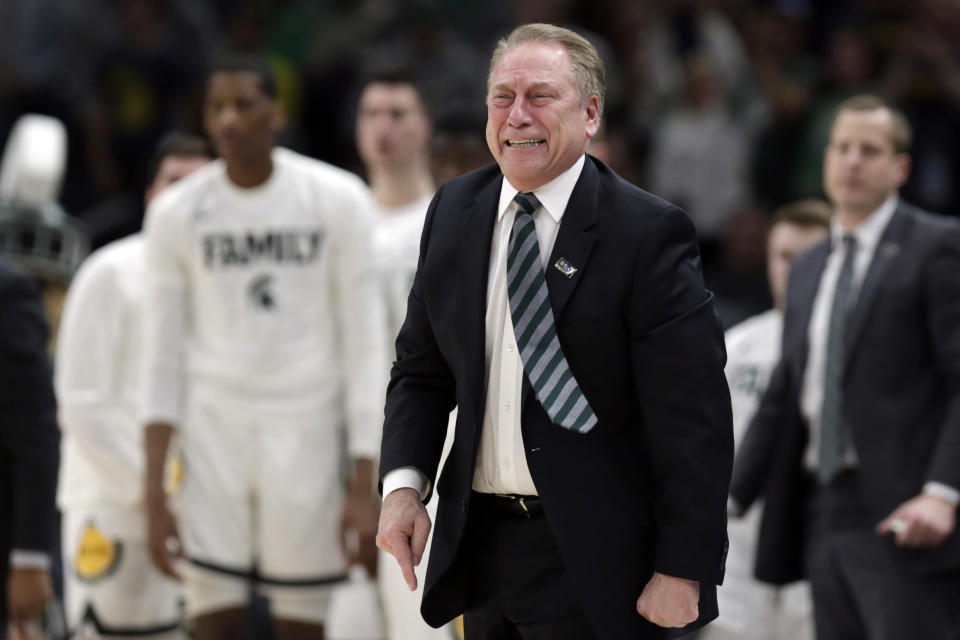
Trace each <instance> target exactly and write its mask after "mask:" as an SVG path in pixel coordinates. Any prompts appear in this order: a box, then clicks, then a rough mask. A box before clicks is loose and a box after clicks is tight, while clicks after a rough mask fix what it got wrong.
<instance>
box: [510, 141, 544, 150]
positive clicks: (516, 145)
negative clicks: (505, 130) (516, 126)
mask: <svg viewBox="0 0 960 640" xmlns="http://www.w3.org/2000/svg"><path fill="white" fill-rule="evenodd" d="M545 142H546V140H544V139H543V138H520V139H517V140H507V146H508V147H510V148H511V149H525V148H527V149H528V148H531V147H539V146H540V145H542V144H544V143H545Z"/></svg>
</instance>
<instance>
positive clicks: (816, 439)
mask: <svg viewBox="0 0 960 640" xmlns="http://www.w3.org/2000/svg"><path fill="white" fill-rule="evenodd" d="M896 209H897V198H896V196H891V197H890V198H887V200H886V201H885V202H884V203H883V204H882V205H880V208H879V209H877V210H876V211H874V212H873V213H871V214H870V216H869V217H868V218H867V219H866V220H864V221H863V222H862V223H861V224H860V226H858V227H856V228H855V229H845V228H843V227H842V226H841V225H840V222H839V221H838V220H836V219H834V220H833V223H832V225H831V227H830V241H831V242H830V243H831V249H830V255H829V256H828V257H827V264H826V266H825V267H824V269H823V274H822V275H821V276H820V286H819V287H818V288H817V295H816V297H815V298H814V300H813V312H812V313H811V315H810V326H809V327H808V328H807V342H808V349H809V351H808V353H807V368H806V371H805V372H804V376H803V388H802V390H801V392H800V408H801V410H802V411H803V416H804V418H806V420H807V425H808V426H809V429H810V439H809V442H808V444H807V450H806V453H805V455H804V464H805V466H806V467H807V469H810V470H814V469H816V468H817V460H818V458H819V455H820V413H821V410H822V408H823V386H824V383H825V377H826V370H827V338H828V334H829V324H830V309H831V307H832V306H833V296H834V293H835V292H836V290H837V278H839V276H840V267H841V266H842V265H843V257H844V252H845V251H846V250H845V249H844V245H843V236H844V235H846V234H850V235H852V236H853V237H854V238H855V239H856V241H857V244H856V255H855V256H854V261H853V278H852V279H851V281H850V308H853V306H854V305H855V304H856V300H857V295H858V294H859V292H860V285H861V284H862V283H863V279H864V277H865V276H866V275H867V269H868V268H869V267H870V263H871V261H872V260H873V254H874V252H875V251H876V248H877V244H879V242H880V237H881V236H882V235H883V232H884V230H886V228H887V224H889V222H890V218H892V217H893V213H894V211H896ZM856 463H857V458H856V452H855V451H854V450H853V448H852V447H850V448H848V449H847V450H846V451H844V455H843V464H844V466H855V465H856Z"/></svg>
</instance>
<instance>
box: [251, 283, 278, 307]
mask: <svg viewBox="0 0 960 640" xmlns="http://www.w3.org/2000/svg"><path fill="white" fill-rule="evenodd" d="M272 289H273V276H272V275H270V274H264V275H262V276H257V277H255V278H254V279H253V280H251V281H250V285H249V286H248V287H247V297H248V298H249V300H250V302H252V303H253V306H255V307H256V308H258V309H263V310H264V311H273V310H274V309H276V308H277V303H276V302H275V299H274V296H273V291H272Z"/></svg>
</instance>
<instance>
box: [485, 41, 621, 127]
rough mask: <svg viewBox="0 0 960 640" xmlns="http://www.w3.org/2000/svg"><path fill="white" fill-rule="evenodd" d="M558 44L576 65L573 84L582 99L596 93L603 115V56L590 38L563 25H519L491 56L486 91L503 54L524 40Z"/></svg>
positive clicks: (574, 66)
mask: <svg viewBox="0 0 960 640" xmlns="http://www.w3.org/2000/svg"><path fill="white" fill-rule="evenodd" d="M528 43H537V44H554V43H556V44H559V45H560V46H562V47H563V48H564V49H566V51H567V54H568V55H569V56H570V64H571V67H572V68H573V84H574V86H576V87H577V95H578V96H579V97H580V101H581V102H583V101H584V100H586V99H587V98H589V97H590V96H597V102H598V104H599V109H598V115H603V100H604V94H605V93H606V72H605V71H604V68H603V60H602V59H601V58H600V54H599V53H597V49H596V48H595V47H594V46H593V45H592V44H590V41H589V40H587V39H586V38H584V37H583V36H581V35H579V34H578V33H575V32H573V31H571V30H570V29H565V28H563V27H558V26H556V25H552V24H543V23H536V22H535V23H531V24H524V25H520V26H519V27H517V28H516V29H514V30H513V31H512V32H510V35H508V36H507V37H506V38H502V39H501V40H500V41H499V42H498V43H497V46H496V48H495V49H494V50H493V55H492V56H491V58H490V69H489V71H488V72H487V91H489V90H490V81H491V78H492V77H493V71H494V69H496V67H497V65H498V64H500V60H501V59H503V56H504V54H505V53H506V52H507V51H509V50H510V49H513V48H514V47H517V46H519V45H521V44H528Z"/></svg>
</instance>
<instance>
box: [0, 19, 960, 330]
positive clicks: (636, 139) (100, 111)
mask: <svg viewBox="0 0 960 640" xmlns="http://www.w3.org/2000/svg"><path fill="white" fill-rule="evenodd" d="M532 21H542V22H551V23H555V24H564V25H568V26H572V27H574V28H576V29H577V30H578V31H579V32H581V33H584V34H586V35H587V36H588V38H589V39H590V40H591V41H592V42H593V43H594V44H595V45H596V46H597V48H598V49H599V50H600V52H601V54H602V55H603V56H604V57H605V62H606V65H607V74H608V79H607V84H608V87H609V88H608V107H607V109H606V114H605V120H606V122H605V126H606V130H605V132H604V133H603V135H602V136H601V137H600V139H598V140H597V141H596V142H594V144H593V145H592V149H591V150H592V152H593V153H595V154H596V155H598V156H600V157H601V158H603V159H605V160H607V161H608V162H609V163H610V164H611V165H612V166H613V167H614V168H615V169H616V170H617V171H618V172H620V173H621V174H622V175H624V176H625V177H626V178H628V179H629V180H631V181H633V182H635V183H636V184H639V185H641V186H643V187H645V188H647V189H649V190H651V191H653V192H655V193H658V194H659V195H661V196H663V197H665V198H667V199H669V200H672V201H674V202H677V203H678V204H680V205H682V206H683V207H685V209H686V210H687V211H688V212H689V214H690V215H691V217H692V218H693V219H694V221H695V222H696V225H697V228H698V232H699V234H700V237H701V240H702V243H703V251H704V259H705V270H706V274H707V279H708V285H709V286H710V287H711V289H713V290H715V291H716V293H717V294H718V300H719V303H720V310H721V315H722V317H723V320H724V323H725V324H726V325H727V326H729V325H731V324H734V323H735V322H737V321H738V320H741V319H743V318H745V317H747V316H749V315H752V314H753V313H756V312H758V311H760V310H762V309H764V308H767V307H769V305H770V300H769V296H768V294H767V292H766V284H765V279H764V277H763V271H764V235H765V227H766V221H767V218H768V214H769V212H770V211H772V210H773V209H774V208H776V207H778V206H780V205H783V204H785V203H787V202H790V201H793V200H796V199H798V198H802V197H811V196H819V195H821V194H822V186H821V179H820V161H821V155H822V149H823V147H824V144H825V142H826V136H827V133H828V131H827V128H828V125H829V121H830V120H829V118H830V115H831V114H832V110H833V108H834V107H835V106H836V105H837V104H838V103H839V102H840V101H842V100H843V99H844V98H846V97H849V96H850V95H853V94H855V93H859V92H863V91H870V92H874V93H878V94H881V95H883V96H885V97H886V98H888V99H890V100H892V101H893V102H894V103H896V104H897V105H899V106H900V107H902V108H903V109H904V110H905V112H906V113H907V115H908V117H909V118H910V120H911V122H912V123H913V126H914V127H915V142H914V148H913V150H912V157H913V162H914V171H913V172H912V177H911V179H910V181H909V182H908V183H907V185H906V186H905V188H904V190H903V194H904V196H905V197H906V198H908V199H909V200H910V201H912V202H915V203H917V204H918V205H920V206H923V207H926V208H928V209H931V210H934V211H939V212H943V213H945V214H947V215H960V186H958V185H960V179H958V178H960V118H957V117H956V116H957V112H958V110H960V41H958V40H957V39H956V38H955V37H952V35H951V34H956V33H958V32H960V6H958V5H957V4H956V3H955V2H951V1H950V0H922V1H919V2H913V3H904V2H899V1H896V0H856V1H854V0H848V1H844V2H832V1H827V0H651V1H649V2H637V1H635V0H594V1H591V2H585V1H578V0H562V1H549V2H548V1H543V0H518V1H514V0H488V1H486V2H477V1H467V2H461V1H458V2H449V1H444V0H398V1H392V0H391V1H387V0H364V1H357V2H344V1H343V0H325V1H317V0H269V1H268V0H204V1H193V0H82V1H80V2H77V1H76V0H6V1H5V2H3V3H2V5H0V95H2V96H3V97H4V99H3V100H2V101H0V139H2V138H4V137H5V136H6V133H7V131H8V130H9V128H10V127H11V126H12V123H13V122H14V120H15V119H16V117H17V116H18V115H20V114H21V113H24V112H38V113H47V114H51V115H54V116H56V117H58V118H60V119H61V120H63V121H64V122H65V123H66V125H67V130H68V135H69V142H70V144H69V150H70V157H69V163H68V170H67V175H66V181H65V184H64V189H63V194H62V198H61V200H62V202H63V204H64V206H65V208H66V209H67V210H68V211H69V212H70V213H71V214H73V215H75V216H78V217H79V218H80V219H81V220H83V221H84V223H85V224H86V226H87V229H88V231H89V233H90V235H91V237H92V240H93V244H94V246H99V245H102V244H104V243H106V242H107V241H109V240H112V239H115V238H118V237H121V236H123V235H126V234H128V233H130V232H132V231H134V230H136V229H138V228H139V226H140V222H141V216H142V205H141V198H140V194H141V193H142V192H143V188H144V187H145V181H146V177H145V175H144V173H145V169H144V163H143V161H142V160H143V158H145V157H148V156H149V155H150V153H151V152H152V150H153V149H154V148H155V146H156V143H157V141H158V139H159V137H160V136H161V134H162V133H163V132H165V131H168V130H170V129H179V130H183V131H188V132H190V131H193V132H199V131H200V130H201V125H200V104H201V98H202V83H203V78H204V74H205V69H206V66H207V63H208V62H209V61H210V60H211V59H213V58H214V57H216V56H217V55H218V54H220V53H222V52H225V51H231V52H236V51H244V52H251V53H256V54H259V55H263V56H266V57H267V59H268V60H269V61H270V63H271V65H272V66H273V68H274V70H275V72H276V73H277V75H278V78H279V91H280V96H281V99H282V100H283V102H284V104H285V106H286V108H287V111H288V113H289V115H290V119H289V126H288V127H287V129H286V131H285V133H284V137H283V139H282V140H281V144H283V145H285V146H288V147H290V148H293V149H295V150H297V151H300V152H303V153H305V154H307V155H310V156H314V157H318V158H321V159H323V160H326V161H328V162H331V163H333V164H335V165H337V166H342V167H346V168H348V169H352V170H355V171H357V172H358V173H362V168H361V166H360V162H359V158H358V157H357V155H356V151H355V150H354V141H353V118H354V113H355V105H356V99H357V85H358V81H359V79H360V78H361V77H362V76H363V74H364V73H365V72H366V71H368V70H369V69H370V68H374V67H376V66H377V65H379V64H381V63H382V62H383V61H390V62H391V63H399V62H404V63H406V64H407V65H408V66H412V67H415V68H417V69H418V70H419V72H420V74H421V75H422V76H423V78H424V79H425V85H426V90H427V92H428V94H429V100H430V102H431V107H432V111H433V114H434V116H435V119H436V122H437V129H438V130H439V131H441V132H443V131H444V130H449V131H451V132H452V133H451V134H450V136H452V137H454V138H456V137H457V136H458V132H461V131H471V130H473V131H478V132H479V131H480V130H481V128H482V126H483V119H484V114H483V112H482V96H483V92H484V83H483V78H484V77H485V73H486V68H485V67H486V63H487V56H488V53H489V51H490V50H491V49H492V45H493V43H494V42H495V40H496V39H497V38H498V37H501V36H502V35H503V34H505V33H506V32H507V31H508V30H509V29H510V28H512V26H513V25H516V24H519V23H524V22H532ZM478 109H479V112H478ZM450 136H448V137H450ZM441 178H442V176H441Z"/></svg>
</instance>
